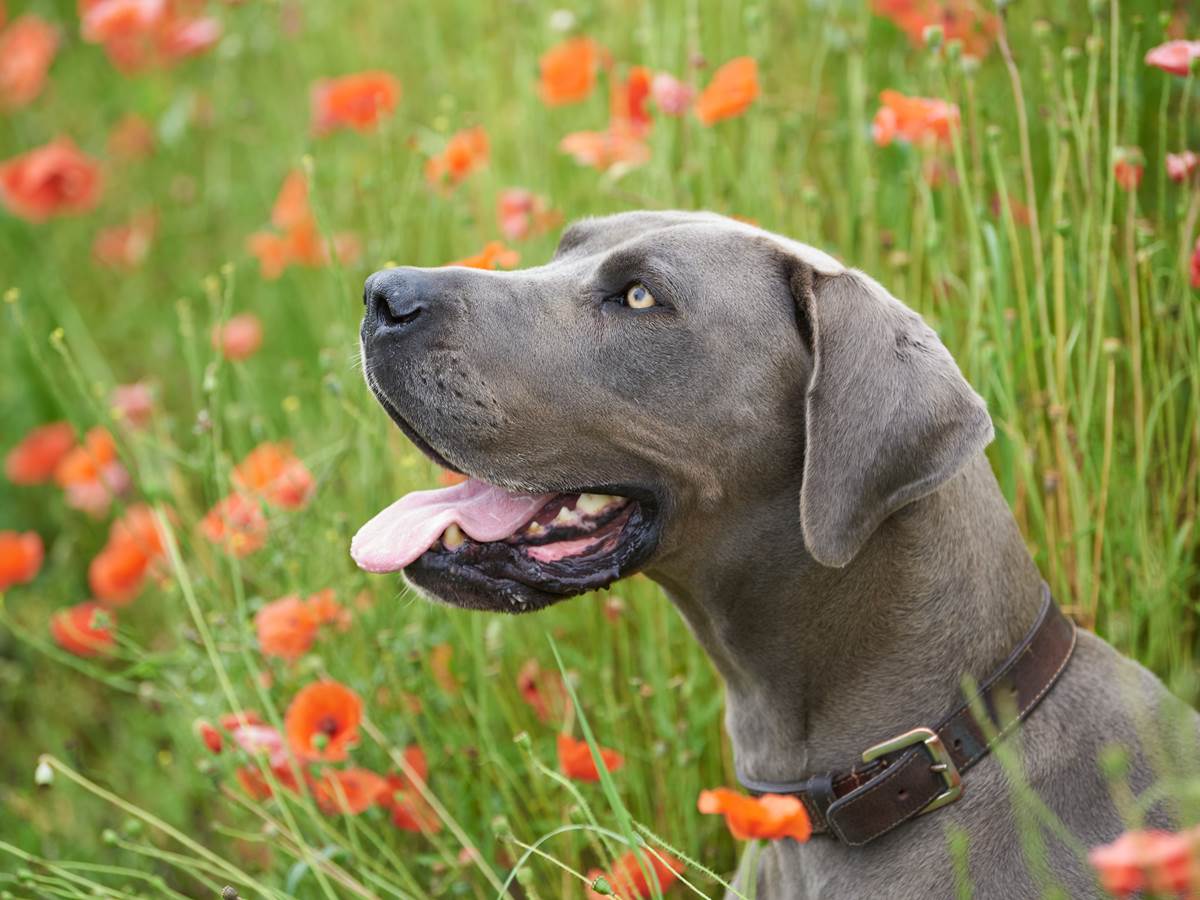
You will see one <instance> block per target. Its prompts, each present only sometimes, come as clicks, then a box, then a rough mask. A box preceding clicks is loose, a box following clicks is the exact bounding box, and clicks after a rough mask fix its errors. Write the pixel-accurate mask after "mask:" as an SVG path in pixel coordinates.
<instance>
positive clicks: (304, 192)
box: [246, 169, 361, 280]
mask: <svg viewBox="0 0 1200 900" xmlns="http://www.w3.org/2000/svg"><path fill="white" fill-rule="evenodd" d="M271 225H272V226H273V227H274V228H275V229H277V230H276V231H258V232H255V233H254V234H252V235H250V237H249V238H247V240H246V244H247V247H248V248H249V250H250V252H251V253H253V254H254V255H255V256H256V257H258V265H259V269H260V271H261V272H262V276H263V278H266V279H269V280H270V279H275V278H278V277H279V276H280V275H282V274H283V272H284V270H285V269H286V268H287V267H288V266H289V265H291V264H293V263H295V264H297V265H303V266H320V265H324V264H325V263H327V262H328V261H329V252H328V249H327V247H326V245H325V241H324V240H323V239H322V237H321V234H320V232H319V231H318V230H317V219H316V216H314V215H313V212H312V209H311V208H310V207H309V204H308V180H307V179H306V178H305V176H304V173H303V172H302V171H300V170H299V169H293V170H292V171H291V172H289V173H288V174H287V176H286V177H285V178H284V180H283V186H282V187H281V188H280V189H279V196H278V197H277V198H276V199H275V205H274V206H273V207H272V208H271ZM333 244H334V250H335V253H336V254H337V257H338V259H339V260H341V261H342V262H348V261H351V260H353V259H354V258H355V257H357V255H358V254H359V253H360V252H361V250H360V247H359V245H358V239H357V238H356V237H355V236H354V235H351V234H336V235H334V236H333Z"/></svg>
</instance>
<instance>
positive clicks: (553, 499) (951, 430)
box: [352, 212, 992, 612]
mask: <svg viewBox="0 0 1200 900" xmlns="http://www.w3.org/2000/svg"><path fill="white" fill-rule="evenodd" d="M364 302H365V304H366V312H365V314H364V316H363V322H362V352H363V366H364V370H365V374H366V378H367V383H368V384H369V385H370V387H371V390H372V391H373V392H374V394H375V396H376V398H377V399H378V400H379V402H380V403H381V404H382V405H383V407H384V408H385V409H386V410H387V412H388V414H389V415H390V416H391V417H392V419H393V420H394V421H395V422H396V424H397V425H398V426H399V427H400V428H401V429H403V431H404V432H405V434H407V435H408V436H409V437H410V438H411V439H412V440H413V442H414V443H415V444H416V445H417V446H418V447H419V448H421V450H423V451H424V452H425V453H426V454H428V455H429V456H430V457H431V458H433V459H434V460H435V461H436V462H438V463H439V464H441V465H443V466H445V467H447V468H450V469H454V470H456V471H458V472H462V473H465V474H467V475H469V476H470V480H469V481H467V482H466V483H464V484H460V485H457V486H455V487H453V488H448V489H444V490H441V491H426V492H420V493H417V494H410V495H409V496H408V497H405V498H403V499H401V500H400V501H398V502H397V503H396V504H393V506H391V507H389V508H388V509H387V510H385V511H384V512H382V513H380V514H379V515H378V516H377V517H376V518H375V519H373V520H372V521H371V522H370V523H368V524H367V525H366V526H364V527H363V529H362V530H361V531H360V532H359V534H358V535H357V536H356V538H355V541H354V545H353V548H352V553H353V555H354V557H355V559H356V560H357V561H358V563H359V564H360V565H361V566H363V567H364V568H366V569H368V570H370V571H396V570H400V569H403V570H404V572H405V574H406V575H407V577H408V578H409V580H410V581H411V582H413V583H414V584H415V585H417V586H418V587H419V588H421V589H423V590H424V591H425V592H426V593H428V594H431V595H433V596H434V597H436V598H438V599H441V600H444V601H446V602H448V603H451V604H453V605H457V606H466V607H472V608H481V609H489V610H502V611H509V612H520V611H527V610H532V609H538V608H541V607H543V606H546V605H549V604H550V603H552V602H555V601H556V600H560V599H563V598H565V597H568V596H571V595H573V594H577V593H581V592H583V591H586V590H591V589H594V588H598V587H603V586H604V585H606V584H608V583H610V582H612V581H614V580H616V579H617V578H620V577H622V576H623V575H626V574H628V573H630V572H632V571H634V570H635V569H637V568H639V567H644V566H647V565H653V564H654V561H655V560H657V559H658V558H660V557H666V556H669V555H670V554H672V553H674V552H677V551H678V550H679V549H680V548H684V547H687V548H689V549H690V550H691V551H693V552H695V551H696V550H697V549H699V550H700V551H701V552H703V547H702V545H703V542H704V541H705V540H706V539H707V537H706V536H707V535H710V534H712V533H713V529H714V527H717V528H719V523H720V521H721V518H722V516H724V515H725V514H727V513H729V512H730V511H731V510H733V509H734V508H735V507H736V508H738V509H739V510H745V509H748V508H749V509H753V506H754V504H755V503H758V502H762V501H763V500H764V498H768V497H777V496H780V492H783V491H796V490H797V489H798V490H799V495H800V505H799V516H798V521H799V522H800V524H801V526H802V530H803V536H804V544H805V547H806V549H807V552H808V553H809V554H811V556H812V557H813V558H814V559H815V560H816V561H817V562H819V563H821V564H823V565H828V566H843V565H845V564H847V563H848V562H849V561H850V560H851V559H852V558H853V557H854V556H855V554H856V553H857V552H858V550H859V548H860V547H861V546H862V544H863V543H864V542H865V541H866V540H867V538H868V537H869V536H870V535H871V533H872V532H873V531H874V530H875V528H876V527H877V526H878V525H879V524H880V523H881V522H882V521H883V520H884V519H885V518H886V517H888V516H889V515H891V514H892V513H893V512H895V511H896V510H897V509H899V508H900V507H901V506H903V505H905V504H907V503H909V502H910V501H912V500H914V499H916V498H918V497H920V496H923V495H924V494H927V493H929V492H930V491H932V490H934V489H935V488H936V487H937V486H938V485H940V484H941V483H943V482H944V481H945V480H946V479H948V478H949V477H951V476H952V475H953V474H955V473H956V472H957V471H958V470H959V469H960V468H961V467H962V466H963V465H964V464H965V463H966V461H967V460H968V459H969V458H970V457H971V456H973V455H974V454H976V453H978V452H979V451H980V450H981V449H982V448H983V447H984V446H985V445H986V444H987V442H988V441H989V440H990V439H991V436H992V427H991V422H990V420H989V418H988V416H987V412H986V409H985V408H984V404H983V401H982V400H981V399H980V398H979V397H978V396H977V395H976V394H975V393H974V392H973V391H972V390H971V389H970V387H969V386H968V385H967V383H966V382H965V380H964V379H963V377H962V375H961V374H960V373H959V371H958V368H957V366H956V365H955V363H954V361H953V360H952V359H951V357H950V355H949V353H948V352H947V351H946V349H945V347H944V346H943V345H942V344H941V342H940V341H939V340H938V338H937V336H936V335H935V334H934V333H933V332H932V331H931V330H930V329H929V328H928V326H926V325H925V323H924V322H923V321H922V320H921V319H920V317H919V316H917V315H916V314H915V313H914V312H912V311H911V310H909V309H908V308H906V307H905V306H903V305H902V304H901V303H900V302H899V301H897V300H896V299H895V298H893V297H892V296H891V295H889V294H888V293H887V292H886V291H885V290H884V289H883V288H882V287H880V286H879V285H878V284H876V283H875V282H874V281H872V280H871V279H869V278H867V277H866V276H864V275H862V274H861V273H858V272H854V271H851V270H847V269H845V268H843V267H842V266H841V265H840V264H839V263H837V262H836V261H835V260H833V259H832V258H831V257H829V256H827V255H826V254H824V253H821V252H820V251H818V250H815V249H813V248H811V247H807V246H805V245H803V244H799V243H796V242H794V241H790V240H788V239H786V238H782V237H779V236H777V235H773V234H770V233H768V232H765V231H762V230H760V229H757V228H754V227H751V226H749V225H745V224H743V223H740V222H736V221H734V220H731V219H726V218H724V217H721V216H716V215H712V214H706V213H674V212H672V213H648V212H637V213H625V214H622V215H616V216H609V217H606V218H600V219H589V220H584V221H582V222H578V223H576V224H574V225H572V226H570V227H569V228H568V229H567V230H566V231H565V232H564V234H563V236H562V240H561V242H560V244H559V247H558V250H557V251H556V253H555V255H554V258H553V259H552V260H551V261H550V262H549V263H547V264H546V265H544V266H539V267H537V268H533V269H526V270H522V271H517V272H486V271H478V270H473V269H464V268H458V267H451V268H443V269H415V268H398V269H387V270H384V271H381V272H376V273H375V274H374V275H372V276H371V277H370V278H368V279H367V283H366V287H365V290H364ZM698 545H700V546H698Z"/></svg>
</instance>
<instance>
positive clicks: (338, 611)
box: [304, 588, 350, 631]
mask: <svg viewBox="0 0 1200 900" xmlns="http://www.w3.org/2000/svg"><path fill="white" fill-rule="evenodd" d="M304 602H305V604H307V606H308V608H309V609H310V610H312V614H313V616H314V617H315V618H316V620H317V624H318V625H333V626H334V627H335V628H337V629H338V631H345V630H346V629H347V628H349V627H350V610H348V609H346V608H345V607H344V606H342V604H340V603H338V602H337V595H336V594H335V593H334V591H333V588H325V590H323V591H317V592H316V593H315V594H310V595H309V596H308V598H307V599H306V600H305V601H304Z"/></svg>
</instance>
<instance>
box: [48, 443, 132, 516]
mask: <svg viewBox="0 0 1200 900" xmlns="http://www.w3.org/2000/svg"><path fill="white" fill-rule="evenodd" d="M54 480H55V481H57V482H58V484H59V486H60V487H62V488H63V490H64V491H65V492H66V501H67V505H68V506H71V507H73V508H75V509H81V510H83V511H84V512H86V513H89V514H90V515H92V516H102V515H104V514H105V513H106V512H108V507H109V505H110V504H111V503H112V499H113V497H114V496H115V495H117V494H121V493H124V492H125V490H126V489H127V488H128V487H129V473H128V472H126V471H125V467H124V466H122V465H121V463H120V461H119V460H118V459H117V445H116V443H115V442H114V441H113V438H112V435H111V434H109V433H108V431H106V430H105V429H103V428H93V429H91V430H90V431H89V432H88V433H87V434H86V435H85V436H84V442H83V444H82V445H80V446H78V447H76V448H74V449H73V450H72V451H71V452H70V453H68V454H67V455H66V456H64V457H63V458H62V459H61V460H60V461H59V464H58V466H57V467H56V468H55V470H54Z"/></svg>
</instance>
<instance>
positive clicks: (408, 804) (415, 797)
mask: <svg viewBox="0 0 1200 900" xmlns="http://www.w3.org/2000/svg"><path fill="white" fill-rule="evenodd" d="M404 760H405V762H406V763H408V767H409V769H411V770H412V771H413V773H414V774H415V775H416V777H417V778H418V779H420V781H421V783H422V784H423V783H424V782H425V780H426V778H427V777H428V773H429V766H428V763H427V762H426V760H425V753H424V751H422V750H421V748H420V747H417V746H411V747H406V748H405V750H404ZM376 802H377V803H378V804H379V805H380V806H382V807H383V808H384V809H386V810H388V812H390V813H391V815H392V824H393V825H395V826H396V827H397V828H399V829H400V830H401V831H415V832H418V833H421V834H437V833H438V832H439V831H441V830H442V821H441V819H439V818H438V817H437V814H436V813H435V812H434V811H433V808H432V807H431V806H430V805H429V803H428V802H427V801H426V800H425V798H424V797H423V796H422V795H421V793H420V791H418V790H417V789H416V787H415V786H414V784H413V781H412V779H410V778H409V777H408V775H406V774H404V773H402V772H395V773H392V774H391V775H388V776H387V779H386V780H385V783H384V787H383V789H382V790H381V791H380V793H379V796H378V797H377V799H376Z"/></svg>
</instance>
